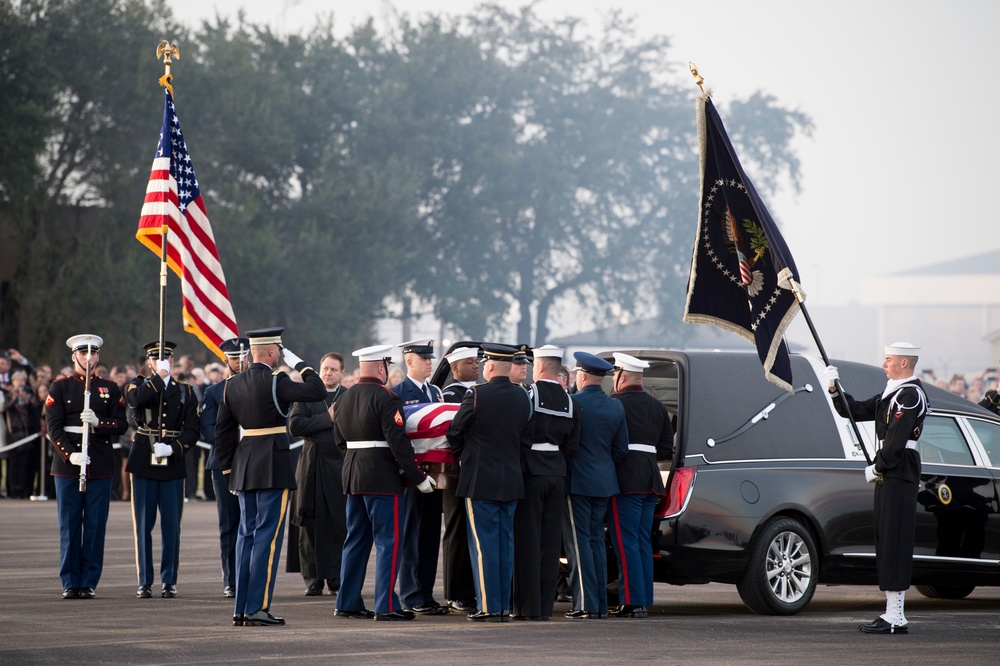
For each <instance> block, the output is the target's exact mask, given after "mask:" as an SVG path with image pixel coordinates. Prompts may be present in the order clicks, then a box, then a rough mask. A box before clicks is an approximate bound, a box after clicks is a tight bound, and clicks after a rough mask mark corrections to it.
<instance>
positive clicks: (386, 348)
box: [334, 345, 434, 621]
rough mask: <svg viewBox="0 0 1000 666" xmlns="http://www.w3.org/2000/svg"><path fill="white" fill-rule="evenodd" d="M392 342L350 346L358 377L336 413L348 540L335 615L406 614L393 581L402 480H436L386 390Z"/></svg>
mask: <svg viewBox="0 0 1000 666" xmlns="http://www.w3.org/2000/svg"><path fill="white" fill-rule="evenodd" d="M392 349H393V347H392V346H391V345H375V346H372V347H365V348H364V349H358V350H356V351H355V352H354V356H356V357H357V359H358V361H359V363H360V366H361V370H360V372H361V378H360V379H359V380H358V383H357V384H355V385H354V386H352V387H351V388H349V389H347V393H345V394H344V396H343V397H342V398H341V399H340V401H339V402H338V403H337V410H336V413H335V415H334V441H335V442H336V443H337V448H338V449H340V452H341V454H342V455H343V456H344V477H343V482H344V491H345V492H346V493H347V539H346V540H345V541H344V554H343V564H342V565H341V568H340V592H339V593H337V607H336V610H335V615H337V616H338V617H346V618H353V619H370V618H374V619H375V620H377V621H396V620H412V619H413V618H414V617H415V616H414V613H412V612H411V611H408V610H403V609H402V608H400V604H399V597H398V596H396V592H395V590H393V588H394V587H395V585H396V575H397V562H398V559H399V545H400V544H399V540H400V535H399V517H400V516H401V515H402V514H403V504H404V503H405V501H404V499H403V479H404V478H405V479H406V480H408V481H409V483H411V484H413V485H414V486H416V488H417V489H418V490H419V491H420V492H422V493H430V492H431V491H432V490H434V479H432V478H431V477H429V476H427V475H425V474H424V473H423V472H421V471H420V469H419V468H418V467H417V464H416V462H414V460H413V447H412V445H411V444H410V440H409V439H408V438H407V437H406V429H405V427H404V423H405V419H404V418H403V403H402V401H400V399H399V396H398V395H396V394H395V393H393V392H392V391H390V390H389V389H387V388H385V381H386V379H387V378H388V377H389V361H390V353H391V351H392ZM372 543H374V544H375V609H374V611H372V610H369V609H367V608H365V602H364V599H362V598H361V588H362V586H363V585H364V582H365V572H366V571H367V569H368V557H369V556H370V554H371V550H372Z"/></svg>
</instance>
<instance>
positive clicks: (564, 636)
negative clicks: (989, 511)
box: [0, 500, 1000, 666]
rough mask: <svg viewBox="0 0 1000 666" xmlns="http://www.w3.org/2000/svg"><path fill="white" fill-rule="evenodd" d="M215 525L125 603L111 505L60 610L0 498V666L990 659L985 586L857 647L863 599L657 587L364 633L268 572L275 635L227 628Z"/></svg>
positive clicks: (50, 565)
mask: <svg viewBox="0 0 1000 666" xmlns="http://www.w3.org/2000/svg"><path fill="white" fill-rule="evenodd" d="M215 529H216V527H215V507H214V504H212V503H197V504H187V505H185V509H184V531H183V535H182V537H181V576H180V581H179V584H178V589H179V592H180V596H179V597H178V598H176V599H162V598H159V597H154V598H153V599H145V600H139V599H136V598H135V587H136V581H135V560H134V555H133V549H132V523H131V518H130V514H129V511H128V506H127V504H126V503H123V502H113V503H112V507H111V520H110V526H109V533H108V542H107V549H106V566H105V569H104V577H103V579H102V580H101V584H100V586H99V587H98V590H97V593H98V598H97V599H95V600H91V601H84V600H75V601H64V600H63V599H62V598H61V588H60V584H59V577H58V569H59V562H58V554H59V545H58V528H57V524H56V517H55V502H53V501H49V502H41V503H33V502H26V501H15V500H0V664H26V663H60V664H63V663H66V662H68V661H75V662H80V663H98V662H103V663H143V664H168V663H169V664H177V663H186V664H215V663H234V662H246V661H263V662H272V663H287V662H290V661H292V660H293V659H294V660H296V661H298V662H302V663H321V662H322V663H331V662H335V663H338V664H342V663H372V662H376V661H377V662H379V663H384V664H403V663H405V664H416V663H421V664H423V663H435V664H468V663H499V662H502V661H504V662H509V661H511V660H514V659H517V660H521V661H530V662H531V663H537V662H542V661H544V662H545V663H577V664H578V663H611V662H617V663H635V662H642V661H650V662H656V663H660V664H692V663H694V664H722V663H745V664H793V663H810V664H844V663H886V662H890V663H939V664H954V663H956V662H960V663H961V664H962V666H971V665H973V664H996V663H998V662H1000V613H998V611H1000V589H995V588H993V589H990V588H982V589H978V590H976V591H975V592H974V593H973V594H972V595H971V596H970V597H969V598H968V599H965V600H963V601H958V602H954V601H952V602H944V601H935V600H929V599H925V598H923V597H921V596H920V595H919V594H917V593H916V592H911V594H910V596H909V597H908V599H907V617H908V619H909V620H910V624H911V633H910V634H909V635H908V636H867V635H863V634H860V633H859V632H858V631H857V628H856V627H857V625H858V624H859V623H860V622H864V621H869V620H871V619H872V618H874V617H876V616H877V615H878V614H879V613H880V612H881V611H882V610H883V608H884V597H883V596H882V595H880V594H879V593H878V591H877V590H875V589H874V588H869V587H822V588H820V589H819V590H817V592H816V596H815V598H814V599H813V602H812V603H811V604H810V606H809V607H808V608H807V609H806V611H804V612H803V613H801V614H799V615H796V616H793V617H780V618H778V617H764V616H759V615H754V614H753V613H751V612H749V611H748V610H747V609H746V608H745V607H744V606H743V604H742V603H741V601H740V599H739V595H738V594H737V593H736V589H735V587H732V586H727V585H699V586H689V587H673V586H669V585H661V584H657V586H656V598H657V600H658V604H657V605H656V606H655V607H654V608H653V609H652V613H651V614H650V617H648V618H646V619H644V620H614V619H611V620H575V621H574V620H565V619H562V618H561V617H559V618H558V619H556V618H554V619H553V620H552V621H550V622H534V623H521V622H512V623H508V624H488V625H478V624H471V623H469V622H467V621H466V620H465V618H464V617H462V616H460V615H458V614H452V615H448V616H444V617H434V618H417V619H416V620H414V621H413V622H402V623H375V622H372V621H358V620H345V619H341V618H336V617H334V616H333V597H330V596H324V597H305V596H303V595H302V592H303V586H302V583H301V578H300V577H299V575H298V574H289V573H284V571H282V573H281V574H280V576H279V578H278V584H277V588H276V594H275V601H274V603H273V605H272V611H273V612H274V613H276V614H278V615H281V616H283V617H285V618H286V619H287V621H288V624H287V626H284V627H254V628H245V627H233V626H231V621H230V618H231V615H232V605H231V603H230V601H229V600H227V599H224V598H223V597H222V594H221V593H222V586H221V582H220V574H219V560H218V540H217V536H216V532H215ZM156 544H158V537H155V536H154V545H156ZM283 566H284V557H283V558H282V567H283ZM154 591H155V590H154ZM371 597H372V590H371V586H368V587H367V588H366V590H365V598H366V599H368V600H369V601H370V600H371ZM439 598H440V597H439ZM566 608H568V605H567V604H557V605H556V609H557V611H560V612H561V611H562V610H566Z"/></svg>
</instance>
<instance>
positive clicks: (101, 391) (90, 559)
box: [45, 334, 128, 599]
mask: <svg viewBox="0 0 1000 666" xmlns="http://www.w3.org/2000/svg"><path fill="white" fill-rule="evenodd" d="M102 344H104V340H102V339H101V337H100V336H97V335H89V334H84V335H74V336H73V337H71V338H70V339H69V340H67V341H66V345H67V346H68V347H69V348H70V349H72V350H73V353H72V356H71V358H72V361H73V373H72V374H71V375H68V376H62V377H59V378H58V379H56V380H55V381H54V382H52V386H51V387H50V389H49V397H48V398H46V400H45V419H46V423H47V425H48V433H49V439H51V440H52V446H53V448H55V451H56V454H57V455H55V456H53V457H52V476H53V477H55V487H56V511H57V513H58V517H59V578H60V579H62V586H63V593H62V596H63V599H93V598H95V597H96V596H97V593H96V591H95V590H96V588H97V583H98V581H100V579H101V572H102V571H103V569H104V534H105V530H106V528H107V524H108V510H109V506H110V503H111V477H112V476H113V475H114V474H115V472H116V471H117V469H116V468H115V454H114V449H113V448H112V442H113V441H114V440H116V439H118V437H119V436H120V435H122V434H124V432H125V430H126V429H128V421H127V420H126V418H125V401H124V400H123V399H122V394H121V391H119V390H118V385H117V384H115V383H114V382H113V381H110V380H107V379H101V378H100V377H98V376H97V375H95V374H94V366H95V365H96V364H97V361H98V358H99V357H100V356H99V355H100V352H101V345H102ZM88 374H89V375H90V394H91V395H90V400H89V402H90V407H89V408H88V407H86V406H85V403H86V402H87V398H86V386H87V375H88ZM84 428H87V429H89V433H88V445H87V451H86V452H84V451H83V450H82V441H83V431H84ZM80 465H86V466H87V476H86V486H85V490H81V488H80Z"/></svg>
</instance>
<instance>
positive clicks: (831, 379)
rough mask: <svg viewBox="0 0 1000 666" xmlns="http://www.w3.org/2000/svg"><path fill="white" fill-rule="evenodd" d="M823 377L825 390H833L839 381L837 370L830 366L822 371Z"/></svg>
mask: <svg viewBox="0 0 1000 666" xmlns="http://www.w3.org/2000/svg"><path fill="white" fill-rule="evenodd" d="M823 376H824V377H826V386H827V388H834V386H836V382H837V380H838V379H840V373H839V372H837V368H836V367H834V366H832V365H828V366H826V370H824V371H823Z"/></svg>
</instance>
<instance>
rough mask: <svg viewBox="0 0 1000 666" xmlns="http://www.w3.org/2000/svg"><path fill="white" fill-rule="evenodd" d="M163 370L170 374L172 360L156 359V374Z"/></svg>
mask: <svg viewBox="0 0 1000 666" xmlns="http://www.w3.org/2000/svg"><path fill="white" fill-rule="evenodd" d="M161 372H165V373H167V374H168V375H169V374H170V361H168V360H167V359H165V358H163V359H157V361H156V374H160V373H161Z"/></svg>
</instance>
